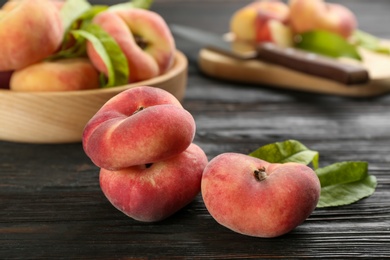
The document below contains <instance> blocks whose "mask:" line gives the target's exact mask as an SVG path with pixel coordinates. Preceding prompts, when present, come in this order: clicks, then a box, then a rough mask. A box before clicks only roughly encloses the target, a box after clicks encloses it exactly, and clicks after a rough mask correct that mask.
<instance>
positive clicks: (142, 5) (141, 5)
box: [109, 0, 153, 10]
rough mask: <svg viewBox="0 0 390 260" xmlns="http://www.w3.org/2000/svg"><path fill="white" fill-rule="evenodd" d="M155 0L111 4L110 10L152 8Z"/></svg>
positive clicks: (134, 0) (136, 0) (135, 0)
mask: <svg viewBox="0 0 390 260" xmlns="http://www.w3.org/2000/svg"><path fill="white" fill-rule="evenodd" d="M152 3H153V0H133V1H131V2H129V3H121V4H116V5H112V6H110V8H109V10H121V9H128V8H141V9H150V7H151V6H152Z"/></svg>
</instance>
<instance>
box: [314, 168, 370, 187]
mask: <svg viewBox="0 0 390 260" xmlns="http://www.w3.org/2000/svg"><path fill="white" fill-rule="evenodd" d="M316 173H317V176H318V178H319V179H320V182H321V187H326V186H330V185H336V184H342V183H348V182H354V181H359V180H361V179H363V178H365V177H366V176H367V173H368V163H367V162H339V163H335V164H332V165H329V166H326V167H323V168H319V169H317V170H316Z"/></svg>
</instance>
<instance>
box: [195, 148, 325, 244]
mask: <svg viewBox="0 0 390 260" xmlns="http://www.w3.org/2000/svg"><path fill="white" fill-rule="evenodd" d="M320 191H321V187H320V182H319V180H318V177H317V175H316V174H315V173H314V172H313V170H312V169H310V168H309V167H307V166H305V165H303V164H298V163H285V164H270V163H268V162H265V161H263V160H260V159H257V158H254V157H250V156H248V155H244V154H237V153H224V154H221V155H218V156H217V157H215V158H214V159H212V160H211V161H210V162H209V164H208V165H207V166H206V168H205V170H204V172H203V177H202V196H203V200H204V203H205V205H206V207H207V209H208V211H209V212H210V214H211V215H212V217H213V218H214V219H215V220H216V221H217V222H218V223H220V224H221V225H223V226H225V227H227V228H229V229H231V230H233V231H235V232H238V233H241V234H244V235H248V236H255V237H277V236H280V235H283V234H285V233H287V232H289V231H291V230H293V229H294V228H295V227H297V226H298V225H300V224H301V223H302V222H304V220H305V219H306V218H307V217H308V216H309V215H310V214H311V213H312V212H313V210H314V209H315V207H316V205H317V202H318V200H319V196H320Z"/></svg>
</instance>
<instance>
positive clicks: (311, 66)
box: [257, 43, 370, 85]
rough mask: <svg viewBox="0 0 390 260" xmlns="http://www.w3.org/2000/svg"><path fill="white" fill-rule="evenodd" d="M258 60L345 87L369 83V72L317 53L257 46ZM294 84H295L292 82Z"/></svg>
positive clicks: (273, 45)
mask: <svg viewBox="0 0 390 260" xmlns="http://www.w3.org/2000/svg"><path fill="white" fill-rule="evenodd" d="M257 51H258V59H260V60H262V61H266V62H269V63H273V64H277V65H281V66H284V67H287V68H290V69H293V70H296V71H300V72H303V73H306V74H310V75H314V76H318V77H322V78H327V79H330V80H334V81H337V82H340V83H343V84H345V85H356V84H363V83H367V82H368V81H369V80H370V77H369V74H368V71H367V70H366V69H364V68H363V67H360V66H354V65H349V64H345V63H342V62H339V61H337V60H336V59H332V58H328V57H325V56H322V55H318V54H315V53H311V52H307V51H301V50H299V49H295V48H281V47H278V46H276V45H275V44H272V43H264V44H260V45H259V46H257ZM292 84H293V82H292Z"/></svg>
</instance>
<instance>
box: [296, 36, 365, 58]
mask: <svg viewBox="0 0 390 260" xmlns="http://www.w3.org/2000/svg"><path fill="white" fill-rule="evenodd" d="M299 36H300V37H299V38H300V39H299V40H298V41H297V42H296V44H295V47H297V48H299V49H303V50H306V51H309V52H314V53H318V54H321V55H325V56H329V57H333V58H339V57H349V58H352V59H356V60H361V59H362V58H361V56H360V54H359V52H358V51H357V48H356V46H354V45H353V44H351V43H349V42H348V41H347V40H346V39H344V38H343V37H341V36H340V35H338V34H335V33H331V32H328V31H310V32H306V33H303V34H300V35H299Z"/></svg>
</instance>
